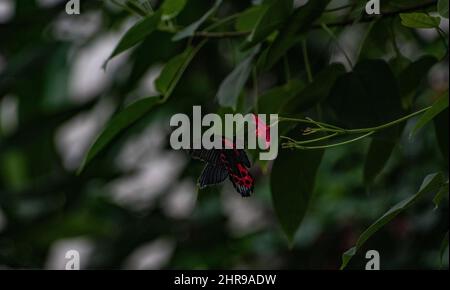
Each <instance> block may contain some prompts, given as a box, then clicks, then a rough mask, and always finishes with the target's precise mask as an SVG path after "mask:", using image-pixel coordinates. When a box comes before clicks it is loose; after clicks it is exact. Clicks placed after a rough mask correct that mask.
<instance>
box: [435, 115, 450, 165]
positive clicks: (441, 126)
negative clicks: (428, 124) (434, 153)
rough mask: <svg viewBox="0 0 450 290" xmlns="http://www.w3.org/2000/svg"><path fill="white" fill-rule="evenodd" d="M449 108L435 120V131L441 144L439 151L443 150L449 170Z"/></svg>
mask: <svg viewBox="0 0 450 290" xmlns="http://www.w3.org/2000/svg"><path fill="white" fill-rule="evenodd" d="M448 111H449V110H448V108H447V109H445V110H444V111H442V112H441V113H440V114H438V115H437V116H436V117H435V118H434V130H435V132H436V138H437V141H438V144H439V149H440V150H441V153H442V156H444V162H445V164H446V166H447V169H448V161H449V160H448V159H449V158H448V148H449V145H448V137H449V134H448V132H449V128H448V124H449V118H448Z"/></svg>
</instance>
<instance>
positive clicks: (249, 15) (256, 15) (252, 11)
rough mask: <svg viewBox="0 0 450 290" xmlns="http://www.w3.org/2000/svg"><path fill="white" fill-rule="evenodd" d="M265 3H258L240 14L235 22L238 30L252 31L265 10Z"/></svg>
mask: <svg viewBox="0 0 450 290" xmlns="http://www.w3.org/2000/svg"><path fill="white" fill-rule="evenodd" d="M265 8H266V6H265V5H256V6H252V7H250V8H248V9H247V10H245V11H244V12H242V13H241V14H239V16H238V18H237V19H236V23H235V24H234V28H235V29H236V30H237V31H251V30H253V29H254V28H255V26H256V24H257V23H258V21H259V19H260V18H261V15H262V14H263V13H264V12H265Z"/></svg>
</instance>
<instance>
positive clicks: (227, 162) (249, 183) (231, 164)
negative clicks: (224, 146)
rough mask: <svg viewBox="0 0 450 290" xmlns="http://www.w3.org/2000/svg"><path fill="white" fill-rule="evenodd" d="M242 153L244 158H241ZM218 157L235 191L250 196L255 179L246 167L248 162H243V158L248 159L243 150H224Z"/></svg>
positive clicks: (243, 195)
mask: <svg viewBox="0 0 450 290" xmlns="http://www.w3.org/2000/svg"><path fill="white" fill-rule="evenodd" d="M242 154H243V155H245V159H243V157H242ZM220 157H221V158H220V159H221V162H222V164H223V165H224V166H225V168H226V169H227V171H228V175H229V177H230V181H231V183H233V186H234V188H235V189H236V191H237V192H238V193H239V194H240V195H241V196H242V197H248V196H250V195H251V194H252V193H253V189H254V184H255V180H254V178H253V177H252V175H251V174H250V172H249V170H248V168H247V164H248V163H249V162H245V160H246V161H248V158H247V156H246V153H245V151H244V150H242V151H239V150H224V151H223V152H222V153H221V156H220ZM243 161H244V162H243ZM246 163H247V164H246Z"/></svg>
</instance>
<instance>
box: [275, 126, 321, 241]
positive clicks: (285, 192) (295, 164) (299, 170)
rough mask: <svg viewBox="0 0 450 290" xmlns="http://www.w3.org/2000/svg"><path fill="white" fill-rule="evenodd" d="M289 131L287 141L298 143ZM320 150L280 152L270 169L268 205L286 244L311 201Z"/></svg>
mask: <svg viewBox="0 0 450 290" xmlns="http://www.w3.org/2000/svg"><path fill="white" fill-rule="evenodd" d="M293 132H301V130H300V128H297V129H294V130H293V131H291V134H290V135H291V137H293V138H294V137H295V139H297V140H300V138H302V137H304V136H298V134H297V133H296V134H293ZM323 153H324V151H323V150H313V151H304V150H287V149H282V150H280V152H279V154H278V157H277V159H276V160H275V162H274V164H273V168H272V174H271V178H270V188H271V192H272V201H273V206H274V209H275V212H276V214H277V216H278V220H279V222H280V224H281V228H282V229H283V231H284V233H285V234H286V236H287V238H288V240H289V242H292V241H293V240H294V236H295V233H296V231H297V229H298V228H299V226H300V224H301V223H302V221H303V218H304V216H305V213H306V211H307V209H308V205H309V201H310V199H311V197H312V194H313V191H314V186H315V180H316V174H317V170H318V168H319V166H320V163H321V161H322V156H323Z"/></svg>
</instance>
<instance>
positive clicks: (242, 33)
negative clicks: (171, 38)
mask: <svg viewBox="0 0 450 290" xmlns="http://www.w3.org/2000/svg"><path fill="white" fill-rule="evenodd" d="M434 5H436V1H435V0H433V1H429V2H426V3H423V4H419V5H416V6H412V7H407V8H402V9H398V10H395V11H388V12H384V13H383V14H381V15H379V16H378V15H377V16H366V17H362V18H361V19H360V20H359V22H358V23H367V22H372V21H373V20H374V19H379V18H392V17H396V16H397V15H398V14H400V13H407V12H411V11H417V10H423V9H427V8H429V7H432V6H434ZM353 24H355V19H354V18H351V19H344V20H340V21H337V22H329V23H326V26H327V27H329V28H331V27H345V26H348V25H353ZM321 27H322V25H320V24H318V25H317V24H316V25H312V26H311V28H312V29H320V28H321ZM250 33H251V31H223V32H208V31H200V32H197V33H196V34H195V36H196V37H205V38H231V37H244V36H247V35H249V34H250Z"/></svg>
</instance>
